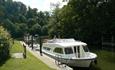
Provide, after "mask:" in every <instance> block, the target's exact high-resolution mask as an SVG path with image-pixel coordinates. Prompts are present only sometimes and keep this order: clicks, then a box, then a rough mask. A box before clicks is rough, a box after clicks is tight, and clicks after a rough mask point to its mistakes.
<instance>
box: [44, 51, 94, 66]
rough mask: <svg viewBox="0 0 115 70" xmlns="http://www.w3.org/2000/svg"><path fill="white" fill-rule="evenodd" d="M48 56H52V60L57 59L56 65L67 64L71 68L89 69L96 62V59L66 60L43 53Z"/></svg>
mask: <svg viewBox="0 0 115 70" xmlns="http://www.w3.org/2000/svg"><path fill="white" fill-rule="evenodd" d="M43 52H44V53H45V54H46V55H48V56H50V57H51V58H53V59H55V62H56V64H58V63H59V64H58V65H60V64H66V65H68V66H71V67H89V66H90V64H91V63H92V62H94V61H95V60H96V58H88V59H79V58H78V59H66V58H62V57H59V56H58V57H57V56H55V55H52V54H50V53H48V52H46V51H43Z"/></svg>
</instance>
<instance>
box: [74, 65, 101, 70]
mask: <svg viewBox="0 0 115 70" xmlns="http://www.w3.org/2000/svg"><path fill="white" fill-rule="evenodd" d="M73 70H101V68H100V67H98V66H96V65H92V66H91V67H89V68H86V67H73Z"/></svg>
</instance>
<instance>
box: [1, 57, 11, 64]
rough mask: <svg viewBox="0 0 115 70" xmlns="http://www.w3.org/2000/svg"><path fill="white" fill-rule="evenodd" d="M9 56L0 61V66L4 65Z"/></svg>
mask: <svg viewBox="0 0 115 70" xmlns="http://www.w3.org/2000/svg"><path fill="white" fill-rule="evenodd" d="M10 58H11V57H10V56H8V57H7V58H5V59H3V60H1V61H0V66H2V65H4V64H5V63H6V61H7V60H9V59H10Z"/></svg>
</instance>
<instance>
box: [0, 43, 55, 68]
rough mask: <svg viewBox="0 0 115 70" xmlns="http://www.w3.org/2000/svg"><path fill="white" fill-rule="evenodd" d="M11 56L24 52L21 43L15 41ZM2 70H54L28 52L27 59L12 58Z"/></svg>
mask: <svg viewBox="0 0 115 70" xmlns="http://www.w3.org/2000/svg"><path fill="white" fill-rule="evenodd" d="M10 50H11V52H10V53H11V54H12V53H17V52H23V47H22V45H21V44H20V43H19V41H15V42H14V45H13V46H12V47H11V49H10ZM0 70H53V69H51V68H49V67H48V66H47V65H45V64H44V63H43V62H41V61H40V60H38V59H37V58H36V57H34V56H33V55H32V54H31V53H29V52H27V58H26V59H23V58H21V59H16V58H10V59H9V60H7V61H6V63H4V64H3V65H2V66H0Z"/></svg>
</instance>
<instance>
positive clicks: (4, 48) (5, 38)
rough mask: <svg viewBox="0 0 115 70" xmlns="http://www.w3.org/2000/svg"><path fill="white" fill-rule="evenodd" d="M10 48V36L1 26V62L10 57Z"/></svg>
mask: <svg viewBox="0 0 115 70" xmlns="http://www.w3.org/2000/svg"><path fill="white" fill-rule="evenodd" d="M10 46H11V38H10V34H9V33H8V32H7V31H6V30H5V29H4V28H3V27H2V26H0V62H2V61H3V60H5V59H6V58H7V57H9V47H10Z"/></svg>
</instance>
